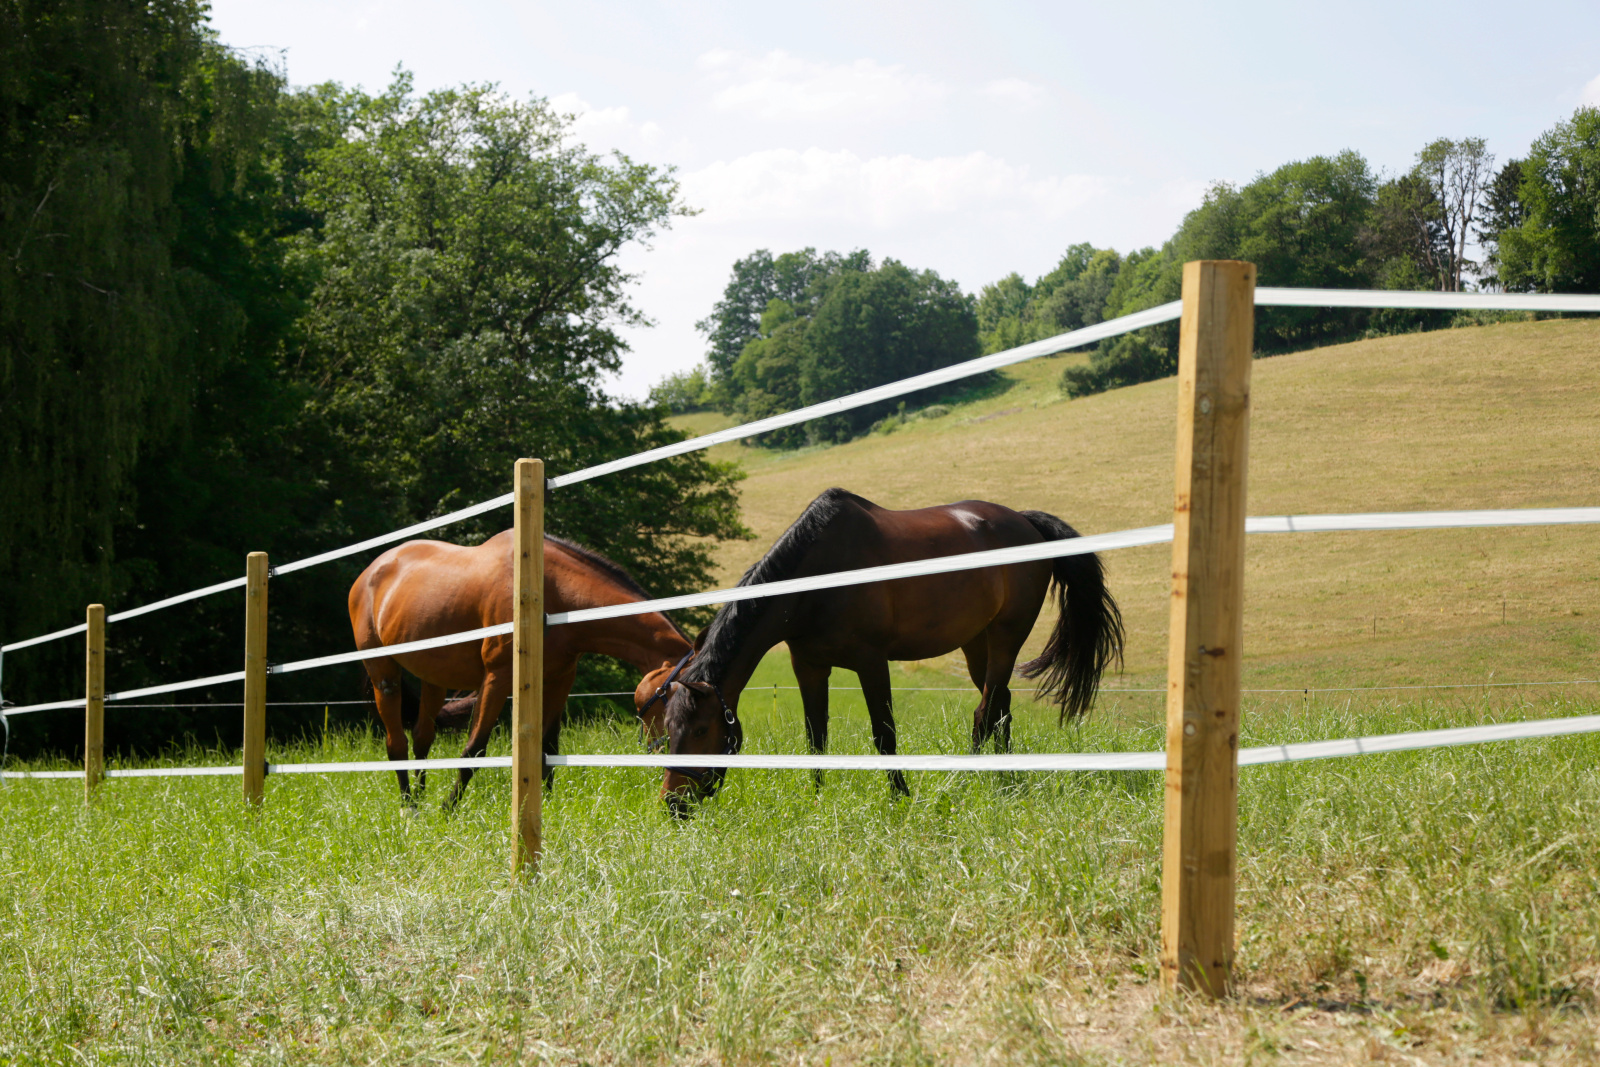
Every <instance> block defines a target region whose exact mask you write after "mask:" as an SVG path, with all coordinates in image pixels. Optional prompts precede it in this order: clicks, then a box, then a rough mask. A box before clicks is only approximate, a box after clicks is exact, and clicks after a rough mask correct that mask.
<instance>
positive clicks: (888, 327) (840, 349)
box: [700, 248, 978, 447]
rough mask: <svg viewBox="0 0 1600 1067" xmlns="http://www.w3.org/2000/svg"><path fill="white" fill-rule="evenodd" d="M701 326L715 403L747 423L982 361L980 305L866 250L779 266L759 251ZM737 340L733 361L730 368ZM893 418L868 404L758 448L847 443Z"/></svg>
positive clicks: (784, 259) (789, 259)
mask: <svg viewBox="0 0 1600 1067" xmlns="http://www.w3.org/2000/svg"><path fill="white" fill-rule="evenodd" d="M757 307H759V309H760V311H759V314H756V312H755V310H754V309H756V308H757ZM700 326H701V329H702V330H703V331H704V332H705V333H706V334H707V335H708V337H709V338H710V340H711V345H712V347H711V351H710V352H709V353H708V354H707V357H706V362H707V366H708V368H709V370H710V372H711V374H712V376H713V379H714V382H713V385H712V390H711V392H712V395H713V396H715V397H716V399H717V401H718V402H719V404H720V405H721V406H722V407H723V409H724V410H725V411H728V412H730V413H732V414H735V415H737V416H739V417H740V418H741V419H743V420H745V421H750V420H754V419H760V418H764V417H766V416H769V415H774V414H778V413H780V412H784V411H789V410H792V409H794V408H797V407H802V406H804V405H807V404H815V403H820V402H821V401H823V400H829V399H832V398H833V397H836V396H843V395H845V394H848V393H853V392H857V391H859V390H862V389H867V388H870V387H872V386H874V385H879V384H882V383H884V382H890V381H896V380H898V379H901V378H906V377H910V376H912V375H915V374H921V373H924V372H926V371H930V370H934V369H937V368H939V367H943V366H948V365H949V364H952V363H959V362H962V361H964V360H968V359H971V358H973V357H974V356H976V355H977V354H978V342H977V330H978V324H977V317H976V315H975V314H974V310H973V302H972V301H971V299H970V298H968V297H967V296H966V295H964V294H963V293H962V292H961V291H960V289H959V288H958V287H957V286H956V285H955V283H954V282H951V281H948V280H946V279H943V278H940V277H939V276H938V275H937V274H935V273H934V272H932V271H920V272H919V271H913V270H911V269H910V268H908V267H906V266H905V265H904V264H901V263H899V262H897V261H895V260H892V259H890V260H885V261H884V262H883V263H881V264H879V265H877V266H874V265H873V263H872V260H871V257H870V256H869V255H868V254H867V253H866V252H864V251H857V252H853V253H851V254H850V255H848V256H842V255H839V254H837V253H832V252H830V253H825V254H823V255H820V256H819V255H818V254H817V253H816V252H815V250H813V249H809V248H808V249H804V250H802V251H800V252H790V253H786V254H784V255H781V256H778V257H777V258H776V259H774V258H773V257H772V256H771V254H770V253H768V252H766V251H765V250H761V251H758V252H755V253H753V254H752V255H750V256H748V257H746V258H745V259H742V260H740V261H738V262H737V263H735V264H734V268H733V272H732V277H731V279H730V280H729V283H728V287H727V289H726V290H725V291H724V294H723V299H722V300H721V301H719V302H718V304H717V305H716V308H715V309H713V312H712V315H711V317H710V318H709V319H707V320H706V321H705V322H702V323H701V324H700ZM734 343H737V344H738V345H739V348H738V351H737V354H736V355H735V357H734V358H733V360H732V361H731V362H726V361H725V357H726V356H727V355H728V353H729V351H730V350H731V346H732V345H733V344H734ZM934 395H937V394H936V393H930V394H929V395H927V396H921V395H920V394H919V395H917V396H912V397H907V398H905V402H906V403H910V404H915V403H917V402H918V401H919V400H923V401H926V400H928V399H931V398H932V397H933V396H934ZM893 409H894V405H893V404H892V403H889V402H885V403H882V404H875V405H868V406H867V407H864V408H859V409H857V410H855V411H850V412H846V413H844V414H841V415H836V416H831V417H829V418H826V419H819V420H815V421H813V422H811V423H808V424H806V425H805V426H797V427H792V428H789V429H784V430H778V431H774V432H772V433H769V434H764V435H762V437H761V438H760V439H759V440H758V442H757V443H760V444H764V445H768V446H776V447H794V446H797V445H800V444H803V443H806V442H812V443H815V442H826V441H839V440H845V439H847V438H849V437H851V436H853V435H855V434H858V433H861V432H862V431H864V430H866V429H867V428H868V427H870V426H872V425H873V423H875V422H877V421H878V420H880V419H881V418H883V417H884V415H885V414H887V413H888V412H889V411H891V410H893Z"/></svg>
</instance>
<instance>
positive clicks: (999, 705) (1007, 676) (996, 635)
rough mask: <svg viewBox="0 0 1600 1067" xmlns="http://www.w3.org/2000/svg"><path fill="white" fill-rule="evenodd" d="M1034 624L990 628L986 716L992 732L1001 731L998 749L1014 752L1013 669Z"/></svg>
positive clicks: (985, 677) (985, 688) (985, 695)
mask: <svg viewBox="0 0 1600 1067" xmlns="http://www.w3.org/2000/svg"><path fill="white" fill-rule="evenodd" d="M1029 629H1031V626H1007V625H1005V624H1004V623H1003V622H999V621H997V622H994V623H991V624H990V625H989V629H988V630H987V634H988V638H989V658H988V663H987V669H986V670H985V672H984V676H983V706H984V719H985V720H986V725H987V727H988V730H989V732H990V733H991V734H993V733H998V734H999V735H1000V736H999V737H998V738H996V739H995V748H996V749H997V750H998V751H1000V752H1010V751H1011V672H1012V671H1014V670H1016V667H1017V653H1018V652H1020V651H1022V643H1023V642H1024V641H1026V640H1027V639H1028V631H1029Z"/></svg>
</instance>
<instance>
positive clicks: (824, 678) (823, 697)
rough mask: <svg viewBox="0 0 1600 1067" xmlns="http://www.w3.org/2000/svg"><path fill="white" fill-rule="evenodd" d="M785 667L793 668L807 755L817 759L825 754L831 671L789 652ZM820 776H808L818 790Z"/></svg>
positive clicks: (812, 773) (814, 774) (820, 771)
mask: <svg viewBox="0 0 1600 1067" xmlns="http://www.w3.org/2000/svg"><path fill="white" fill-rule="evenodd" d="M789 664H790V666H792V667H793V668H794V677H795V682H796V683H797V684H798V685H799V686H800V703H801V705H802V706H803V707H804V708H805V716H806V743H807V744H808V745H810V746H811V751H812V752H813V753H815V754H818V755H820V754H821V753H824V752H826V751H828V678H829V677H830V676H831V675H832V674H833V668H832V667H829V666H827V665H826V664H823V665H820V666H819V665H817V664H814V663H807V662H805V661H804V660H802V659H800V658H799V657H798V656H796V655H795V653H794V650H793V649H790V650H789ZM822 778H823V772H822V770H821V769H820V768H819V769H817V770H814V771H812V772H811V780H812V781H813V782H815V783H816V786H817V788H818V789H821V788H822Z"/></svg>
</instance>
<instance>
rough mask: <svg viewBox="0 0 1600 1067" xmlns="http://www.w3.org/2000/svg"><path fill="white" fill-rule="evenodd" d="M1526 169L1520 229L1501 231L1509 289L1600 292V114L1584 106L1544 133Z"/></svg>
mask: <svg viewBox="0 0 1600 1067" xmlns="http://www.w3.org/2000/svg"><path fill="white" fill-rule="evenodd" d="M1520 172H1521V173H1520V179H1521V180H1520V182H1519V184H1518V186H1517V198H1516V205H1517V208H1516V216H1517V217H1516V219H1515V225H1509V226H1503V227H1502V228H1500V229H1499V230H1498V233H1497V237H1498V240H1497V242H1496V244H1497V248H1496V255H1497V260H1498V265H1499V273H1500V281H1501V284H1503V285H1504V286H1505V287H1506V288H1507V289H1508V290H1511V291H1521V290H1533V291H1538V292H1550V293H1561V292H1589V293H1592V292H1597V291H1600V109H1597V108H1593V107H1581V108H1579V109H1578V110H1577V111H1575V112H1574V113H1573V115H1572V118H1570V119H1568V120H1566V121H1565V122H1559V123H1557V124H1556V125H1555V127H1554V128H1553V129H1551V130H1549V131H1547V132H1546V133H1544V134H1541V135H1540V136H1539V138H1538V139H1537V140H1535V141H1534V142H1533V147H1532V148H1531V149H1530V150H1529V152H1528V158H1527V159H1525V160H1523V161H1522V164H1521V167H1520ZM1505 221H1507V222H1511V221H1513V220H1512V219H1510V218H1508V219H1506V220H1505Z"/></svg>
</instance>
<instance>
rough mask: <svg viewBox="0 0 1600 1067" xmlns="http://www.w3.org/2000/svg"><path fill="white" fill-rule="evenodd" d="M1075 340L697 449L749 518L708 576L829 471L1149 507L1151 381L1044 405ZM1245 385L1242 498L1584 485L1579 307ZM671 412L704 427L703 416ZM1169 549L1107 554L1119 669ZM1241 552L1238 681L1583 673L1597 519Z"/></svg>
mask: <svg viewBox="0 0 1600 1067" xmlns="http://www.w3.org/2000/svg"><path fill="white" fill-rule="evenodd" d="M1084 358H1085V357H1083V356H1081V355H1070V354H1069V355H1066V356H1061V357H1056V358H1052V359H1044V360H1035V361H1032V362H1030V363H1025V364H1021V365H1019V366H1017V367H1013V368H1011V369H1009V370H1008V371H1006V372H1005V373H1006V374H1007V375H1008V376H1009V377H1010V379H1011V382H1012V385H1011V387H1010V388H1009V389H1008V390H1006V391H1005V392H1003V393H1001V394H999V395H997V396H993V397H990V398H988V399H986V400H983V401H981V402H978V403H976V404H972V405H968V406H964V407H958V408H956V409H954V410H953V411H952V413H951V414H949V415H947V416H945V417H943V418H939V419H933V420H918V421H915V422H913V423H911V424H910V425H909V426H907V427H906V428H903V429H901V430H899V431H897V432H895V433H893V434H889V435H870V436H867V437H864V438H861V439H858V440H856V441H853V442H851V443H849V444H846V445H841V446H836V447H832V448H817V449H808V450H804V451H801V452H798V453H787V454H785V453H773V452H768V451H766V450H763V449H757V448H750V447H746V446H743V445H738V444H733V445H723V446H719V447H718V448H717V449H715V450H713V452H712V454H713V455H715V456H716V457H717V458H719V459H734V460H737V461H738V462H740V463H741V464H742V465H743V467H744V468H745V470H746V471H747V472H748V474H749V477H748V480H746V481H745V482H744V484H743V487H742V491H743V500H744V509H745V516H746V522H747V523H748V524H749V525H750V526H751V527H752V528H753V529H754V530H755V531H756V533H757V535H758V536H757V539H756V540H755V541H752V542H746V543H738V544H732V545H726V546H723V547H722V549H721V557H720V558H721V561H722V577H723V579H724V580H726V581H728V582H730V583H731V582H732V581H733V580H735V579H736V578H737V576H738V575H739V573H741V572H742V571H743V569H744V568H745V567H746V566H748V565H749V563H751V562H752V561H753V560H754V559H755V558H757V556H759V554H760V553H761V552H762V551H763V550H764V549H765V548H766V546H767V545H770V544H771V543H772V540H773V539H774V538H775V537H776V536H777V535H778V534H779V533H780V532H781V531H782V530H783V528H784V527H785V526H787V525H788V523H789V522H791V521H792V520H793V519H794V517H795V516H796V515H797V514H798V513H799V512H800V510H801V509H802V508H803V507H804V505H805V503H806V502H807V501H809V500H811V499H812V498H813V497H814V496H815V495H816V494H817V493H819V492H821V491H822V490H823V489H825V488H827V487H828V486H831V485H839V486H843V487H845V488H847V489H850V490H852V491H854V492H857V493H860V494H861V495H863V496H865V497H867V498H869V499H871V500H874V501H876V502H877V503H879V504H882V505H884V506H885V507H897V508H909V507H923V506H927V505H930V504H936V503H945V502H949V501H953V500H961V499H965V498H975V499H984V500H993V501H997V502H999V503H1002V504H1006V505H1008V506H1012V507H1015V508H1018V509H1022V508H1040V509H1043V510H1045V511H1049V512H1053V513H1055V514H1057V515H1060V516H1061V517H1062V518H1064V519H1066V520H1067V521H1068V522H1070V523H1072V524H1073V525H1074V526H1076V527H1077V528H1078V530H1079V531H1080V532H1083V533H1101V532H1107V531H1112V530H1121V529H1128V528H1131V527H1139V526H1149V525H1153V524H1156V523H1162V522H1170V521H1172V484H1173V469H1172V468H1173V458H1172V456H1173V434H1174V430H1175V419H1176V385H1175V382H1174V381H1173V380H1172V379H1168V380H1166V381H1160V382H1151V383H1148V384H1145V385H1139V386H1134V387H1132V388H1128V389H1120V390H1115V391H1113V392H1110V393H1105V394H1101V395H1099V396H1093V397H1087V398H1083V399H1080V400H1074V401H1067V400H1064V399H1062V398H1061V397H1060V396H1059V394H1058V393H1057V391H1056V381H1057V379H1058V378H1059V377H1060V374H1061V369H1062V368H1063V367H1064V366H1066V365H1068V363H1069V362H1070V361H1074V360H1082V359H1084ZM1252 400H1253V412H1252V420H1251V428H1250V484H1249V487H1248V499H1249V509H1250V513H1251V514H1252V515H1272V514H1283V513H1315V512H1351V511H1411V510H1417V511H1423V510H1439V509H1458V508H1513V507H1541V506H1551V507H1557V506H1584V505H1594V504H1596V503H1600V323H1596V322H1589V321H1575V320H1565V321H1547V322H1528V323H1508V324H1502V325H1496V326H1487V327H1478V328H1472V329H1458V330H1444V331H1439V332H1435V333H1427V334H1418V335H1412V336H1404V337H1388V338H1381V339H1377V340H1370V341H1362V342H1358V343H1355V344H1347V345H1339V346H1333V347H1328V348H1323V349H1318V350H1315V351H1310V352H1304V353H1300V354H1296V355H1288V356H1279V357H1276V358H1273V359H1266V360H1259V361H1257V362H1256V364H1255V367H1254V371H1253V380H1252ZM680 422H681V424H683V425H684V428H686V429H690V430H691V431H692V432H706V431H708V430H710V429H713V428H719V427H720V426H721V425H724V424H726V422H727V420H725V419H723V418H722V417H720V416H717V415H712V414H700V415H691V416H685V417H682V418H681V419H680ZM1169 557H1170V549H1169V548H1168V547H1167V546H1159V547H1150V548H1142V549H1129V550H1124V551H1121V552H1117V553H1112V554H1109V555H1108V556H1107V565H1108V568H1109V572H1110V575H1111V580H1112V582H1113V589H1114V591H1115V592H1116V594H1117V596H1118V598H1119V600H1120V601H1121V603H1122V606H1123V610H1124V612H1125V614H1126V615H1127V618H1128V622H1129V636H1130V643H1129V650H1128V668H1129V682H1130V684H1145V683H1148V682H1150V681H1151V680H1152V679H1155V680H1157V681H1158V682H1159V678H1158V675H1159V672H1160V671H1161V670H1163V669H1164V664H1165V657H1166V625H1167V619H1166V597H1167V591H1168V585H1169V578H1168V575H1167V568H1168V561H1169ZM1246 559H1247V572H1246V578H1245V594H1246V605H1247V607H1246V614H1245V656H1246V684H1247V685H1258V686H1280V685H1281V686H1289V687H1293V686H1303V685H1312V686H1315V685H1319V684H1320V685H1379V684H1383V685H1388V684H1409V683H1452V682H1476V681H1483V680H1487V679H1488V678H1489V677H1490V675H1491V672H1492V673H1493V677H1494V679H1496V680H1519V681H1520V680H1527V679H1534V678H1537V679H1553V678H1566V677H1577V676H1579V675H1583V676H1585V677H1590V678H1593V677H1597V676H1600V661H1597V657H1596V653H1597V650H1600V529H1596V528H1592V527H1568V528H1559V529H1530V530H1483V531H1439V532H1395V533H1370V534H1308V535H1284V536H1257V537H1253V538H1251V539H1250V541H1249V544H1248V546H1247V549H1246ZM1502 620H1503V621H1502ZM1048 621H1049V620H1048V619H1047V618H1042V619H1041V621H1040V625H1039V626H1037V627H1036V628H1035V632H1034V642H1033V644H1034V645H1037V644H1039V643H1041V642H1042V641H1043V638H1044V636H1045V634H1046V633H1047V630H1046V629H1045V624H1046V623H1047V622H1048ZM930 666H932V665H930ZM937 666H938V667H939V669H940V670H941V672H942V673H945V674H952V673H953V672H955V670H956V668H957V667H958V664H956V663H955V662H954V661H950V662H946V663H943V664H939V665H937ZM1574 672H1576V673H1574ZM1584 672H1587V673H1584Z"/></svg>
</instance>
